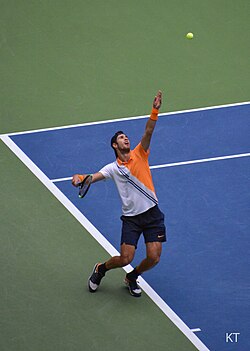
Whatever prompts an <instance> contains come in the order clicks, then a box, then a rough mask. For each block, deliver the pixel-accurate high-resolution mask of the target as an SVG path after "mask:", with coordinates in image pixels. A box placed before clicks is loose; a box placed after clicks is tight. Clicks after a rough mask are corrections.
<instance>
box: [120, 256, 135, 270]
mask: <svg viewBox="0 0 250 351" xmlns="http://www.w3.org/2000/svg"><path fill="white" fill-rule="evenodd" d="M132 260H133V256H132V255H122V256H121V264H122V266H123V267H124V266H127V265H128V264H130V263H131V262H132Z"/></svg>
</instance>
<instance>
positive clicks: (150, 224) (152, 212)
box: [121, 205, 166, 248]
mask: <svg viewBox="0 0 250 351" xmlns="http://www.w3.org/2000/svg"><path fill="white" fill-rule="evenodd" d="M121 220H122V237H121V245H122V244H124V243H125V244H128V245H133V246H135V248H137V243H138V240H139V238H140V236H141V234H142V233H143V236H144V240H145V243H148V242H156V241H158V242H165V241H166V227H165V224H164V214H163V213H162V212H161V210H160V209H159V207H158V206H157V205H156V206H154V207H151V208H150V209H149V210H147V211H146V212H143V213H140V214H139V215H136V216H121Z"/></svg>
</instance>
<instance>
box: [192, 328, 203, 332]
mask: <svg viewBox="0 0 250 351" xmlns="http://www.w3.org/2000/svg"><path fill="white" fill-rule="evenodd" d="M191 331H192V332H193V333H197V332H201V329H200V328H195V329H191Z"/></svg>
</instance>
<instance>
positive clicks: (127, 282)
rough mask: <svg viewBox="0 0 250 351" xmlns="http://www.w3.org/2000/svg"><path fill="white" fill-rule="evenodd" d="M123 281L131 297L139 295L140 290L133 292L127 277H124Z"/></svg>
mask: <svg viewBox="0 0 250 351" xmlns="http://www.w3.org/2000/svg"><path fill="white" fill-rule="evenodd" d="M124 283H125V285H126V286H127V288H128V290H129V293H130V295H131V296H133V297H141V292H140V293H139V294H136V293H134V292H133V291H132V290H131V289H130V286H129V281H128V280H127V278H125V279H124Z"/></svg>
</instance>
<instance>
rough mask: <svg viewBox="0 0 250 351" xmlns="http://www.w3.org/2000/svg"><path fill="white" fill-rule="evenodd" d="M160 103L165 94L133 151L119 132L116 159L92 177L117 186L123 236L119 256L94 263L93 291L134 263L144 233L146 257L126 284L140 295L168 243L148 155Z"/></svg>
mask: <svg viewBox="0 0 250 351" xmlns="http://www.w3.org/2000/svg"><path fill="white" fill-rule="evenodd" d="M161 102H162V92H161V91H159V92H158V93H157V95H156V96H155V99H154V102H153V107H152V112H151V115H150V118H149V119H148V120H147V123H146V127H145V131H144V134H143V137H142V139H141V141H140V143H139V144H138V145H137V146H136V147H135V149H133V150H131V149H130V141H129V139H128V137H127V135H126V134H125V133H124V132H123V131H118V132H116V133H115V135H114V136H113V137H112V139H111V147H112V148H113V149H114V152H115V155H116V160H115V161H114V162H112V163H110V164H108V165H106V166H105V167H103V168H102V169H101V170H100V171H99V172H97V173H95V174H93V178H92V183H95V182H97V181H100V180H103V179H113V180H114V182H115V183H116V186H117V189H118V192H119V195H120V198H121V201H122V216H121V220H122V233H121V248H120V256H114V257H112V258H110V259H109V260H108V261H106V262H104V263H96V264H95V266H94V268H93V272H92V273H91V275H90V277H89V279H88V288H89V291H90V292H95V291H96V290H97V288H98V287H99V285H100V282H101V280H102V278H103V277H104V276H105V274H106V272H107V271H109V270H111V269H114V268H118V267H124V266H126V265H128V264H129V263H131V262H132V260H133V258H134V255H135V250H136V248H137V243H138V240H139V238H140V235H141V234H142V233H143V236H144V241H145V245H146V258H145V259H144V260H142V262H141V263H140V264H139V265H138V266H137V267H135V268H134V270H133V271H131V272H130V273H128V274H127V275H126V277H125V283H126V285H127V286H128V288H129V292H130V293H131V295H132V296H135V297H140V296H141V288H140V286H139V285H138V282H137V278H138V276H139V275H141V274H142V273H144V272H146V271H147V270H149V269H151V268H153V267H154V266H155V265H156V264H157V263H158V262H159V260H160V256H161V251H162V243H163V242H165V241H166V228H165V225H164V214H163V213H162V212H161V211H160V209H159V207H158V200H157V197H156V193H155V188H154V185H153V180H152V176H151V172H150V169H149V164H148V156H149V145H150V141H151V137H152V134H153V131H154V128H155V125H156V122H157V119H158V112H159V109H160V107H161ZM85 176H86V175H85V174H83V175H80V174H75V175H74V176H73V178H72V184H73V185H74V186H77V185H78V184H79V182H81V181H82V179H83V178H84V177H85Z"/></svg>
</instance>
